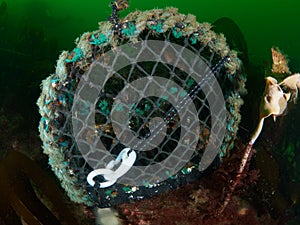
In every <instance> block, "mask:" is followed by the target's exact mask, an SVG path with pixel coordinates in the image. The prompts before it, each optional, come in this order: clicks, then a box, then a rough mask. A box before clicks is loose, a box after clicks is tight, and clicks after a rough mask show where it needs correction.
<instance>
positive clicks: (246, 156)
mask: <svg viewBox="0 0 300 225" xmlns="http://www.w3.org/2000/svg"><path fill="white" fill-rule="evenodd" d="M251 157H252V144H251V143H250V142H249V143H248V145H247V147H246V150H245V153H244V156H243V158H242V161H241V164H240V167H239V170H238V172H237V175H236V176H235V178H234V180H231V181H230V183H231V185H230V187H229V191H228V192H227V193H226V197H225V200H224V202H223V204H222V206H221V207H220V208H219V209H218V210H217V215H220V214H221V213H222V212H223V211H224V210H225V209H226V207H227V205H228V203H229V202H230V200H231V198H232V194H233V192H234V190H235V188H236V185H237V184H238V183H240V180H241V178H242V176H243V173H244V171H245V168H246V165H247V164H248V162H249V161H250V159H251Z"/></svg>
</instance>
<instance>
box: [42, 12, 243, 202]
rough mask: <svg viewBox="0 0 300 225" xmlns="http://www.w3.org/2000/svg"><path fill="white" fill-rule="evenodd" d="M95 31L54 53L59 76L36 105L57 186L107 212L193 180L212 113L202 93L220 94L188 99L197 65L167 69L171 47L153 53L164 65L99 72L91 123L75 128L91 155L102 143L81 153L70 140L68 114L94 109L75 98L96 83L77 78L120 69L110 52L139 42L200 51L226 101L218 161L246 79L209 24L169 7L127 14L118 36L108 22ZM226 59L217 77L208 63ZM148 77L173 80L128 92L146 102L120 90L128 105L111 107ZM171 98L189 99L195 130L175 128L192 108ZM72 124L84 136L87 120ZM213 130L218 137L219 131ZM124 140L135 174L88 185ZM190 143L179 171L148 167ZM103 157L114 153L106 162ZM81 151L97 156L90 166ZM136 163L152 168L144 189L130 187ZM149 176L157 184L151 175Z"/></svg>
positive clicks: (46, 84)
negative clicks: (98, 66)
mask: <svg viewBox="0 0 300 225" xmlns="http://www.w3.org/2000/svg"><path fill="white" fill-rule="evenodd" d="M99 25H100V28H99V30H97V31H95V32H92V33H85V34H83V35H82V36H81V37H80V38H79V39H78V40H77V46H76V48H75V49H74V50H73V51H71V52H63V53H62V54H61V55H60V58H59V60H58V62H57V67H56V72H55V73H54V74H52V75H50V76H49V77H48V78H47V79H46V80H44V81H43V84H42V94H41V96H40V98H39V100H38V106H39V109H40V113H41V115H42V119H41V122H40V126H39V130H40V136H41V139H42V141H43V149H44V152H45V153H46V154H47V155H49V164H50V165H51V167H52V169H53V171H54V172H55V174H56V175H57V176H58V178H59V179H60V181H61V184H62V186H63V187H64V189H65V190H66V191H67V193H68V195H69V196H70V198H71V199H72V200H73V201H75V202H79V203H81V202H83V203H85V204H88V205H95V204H96V205H97V206H99V207H109V206H113V205H115V204H119V203H122V202H124V201H132V200H138V199H142V198H146V197H151V196H152V195H154V194H158V193H162V192H164V191H166V190H169V189H172V188H177V187H178V186H180V185H184V184H186V183H187V182H189V181H191V180H194V179H197V178H198V177H199V171H198V165H199V162H200V160H201V158H202V156H203V154H204V151H205V147H206V146H207V143H208V140H209V138H210V133H211V128H212V122H211V121H212V118H211V113H210V111H211V107H213V105H212V103H211V102H210V103H208V95H212V96H214V95H216V94H217V92H216V90H214V89H210V90H209V92H203V90H202V89H201V90H200V91H199V92H197V93H196V94H193V90H195V87H197V85H198V82H197V81H196V80H195V78H194V77H193V76H191V73H187V72H185V71H186V70H187V69H196V68H186V67H187V65H189V64H188V63H185V62H184V61H183V62H181V64H180V62H179V63H177V64H176V65H172V64H170V63H168V62H171V61H174V60H176V59H178V58H182V57H181V55H180V52H176V51H175V50H174V49H173V50H174V52H172V51H171V50H172V49H171V50H170V49H169V50H168V51H161V53H162V54H161V55H160V56H159V57H161V58H162V59H163V60H157V61H147V62H138V63H131V64H130V65H127V66H125V67H123V68H121V69H119V70H117V71H114V73H113V74H111V76H110V77H107V74H101V75H102V76H103V88H102V89H101V91H100V93H98V95H97V96H96V101H95V102H94V104H92V105H93V107H94V110H95V114H94V121H93V122H94V124H93V126H94V127H93V129H90V130H85V131H84V132H81V136H84V138H85V140H86V141H85V142H84V145H85V147H86V149H90V150H92V149H94V148H95V146H96V145H97V142H98V141H99V140H100V141H101V143H103V145H104V147H105V148H104V149H97V151H96V152H95V151H94V152H93V151H87V152H86V153H85V152H82V151H80V149H79V146H78V143H76V140H75V139H76V138H75V137H74V130H73V129H74V127H73V125H74V115H73V116H72V110H73V109H74V108H72V107H74V104H75V101H76V104H79V103H80V104H79V105H78V107H79V108H80V110H78V113H81V114H82V115H84V116H86V115H88V114H89V113H90V105H91V104H90V103H89V102H87V101H85V100H82V99H80V98H81V97H82V96H80V94H79V95H78V94H76V93H77V92H78V93H82V92H80V91H82V90H84V89H85V88H87V90H88V87H89V88H90V87H91V86H92V85H91V81H90V80H88V81H86V82H83V79H82V77H84V76H85V75H86V74H87V73H88V72H90V71H91V67H92V65H93V63H94V62H96V61H99V62H100V61H101V63H102V65H107V68H108V67H109V66H112V67H114V68H116V67H117V64H118V61H114V60H112V58H111V57H109V55H108V54H107V52H109V51H110V50H114V49H115V48H116V46H120V45H123V44H126V43H138V41H141V40H162V41H165V43H167V42H168V43H174V44H178V45H180V46H183V47H184V48H185V49H189V50H190V51H191V52H193V53H194V54H196V55H198V56H199V57H200V58H201V59H202V60H203V62H204V63H205V65H206V66H207V67H208V68H210V69H211V70H212V71H213V74H210V76H215V77H216V82H218V85H219V86H220V87H221V90H222V94H223V96H224V98H225V106H226V118H225V119H226V128H225V136H224V139H223V137H222V140H219V141H220V142H221V143H222V145H221V149H220V153H219V156H220V158H222V157H223V156H224V155H225V154H226V153H227V152H228V151H229V150H230V149H231V148H232V147H233V141H234V139H235V136H236V132H237V128H238V124H239V121H240V115H239V108H240V106H241V104H242V100H241V97H240V94H241V93H243V92H244V83H245V77H244V75H243V74H242V72H241V68H240V61H239V59H238V58H237V53H236V52H235V51H231V50H230V49H229V48H228V46H227V44H226V40H225V38H224V36H223V35H222V34H216V33H214V32H213V31H211V29H210V28H211V27H210V25H209V24H207V23H198V22H196V20H195V17H194V16H192V15H183V14H179V13H178V12H177V10H176V9H174V8H167V9H165V10H160V9H156V10H150V11H145V12H140V11H136V12H133V13H131V14H129V15H128V16H127V17H125V18H124V19H122V20H120V31H121V32H120V33H119V34H116V33H114V32H113V29H114V26H113V24H111V23H110V22H101V23H99ZM225 56H229V57H230V61H228V62H223V63H222V66H221V67H220V68H218V69H219V70H218V73H217V72H216V69H215V68H214V66H215V65H216V64H218V63H219V62H220V61H221V60H222V59H223V58H224V57H225ZM128 59H130V56H128ZM99 76H100V75H99ZM149 77H160V78H161V79H162V80H164V81H165V80H167V81H170V83H168V85H166V83H159V82H156V83H155V82H154V83H153V82H152V83H151V84H148V83H147V85H145V86H142V85H140V86H138V85H137V86H135V89H134V92H143V93H148V96H147V97H142V98H137V97H136V96H135V95H134V96H132V95H130V94H128V93H131V92H124V93H123V94H122V100H123V103H124V104H116V102H115V99H116V98H117V97H118V95H119V94H120V93H121V92H122V91H123V90H124V89H126V87H127V85H128V84H130V83H132V82H135V81H137V80H139V79H142V78H149ZM80 82H83V83H80ZM79 83H80V85H79ZM78 87H79V88H78ZM78 89H79V90H78ZM158 89H159V90H161V92H160V94H159V96H154V94H153V95H151V93H152V92H153V90H154V91H156V92H155V93H157V90H158ZM88 93H89V92H88ZM153 93H154V92H153ZM76 96H77V97H76ZM78 96H79V98H78ZM174 96H176V99H181V100H182V102H186V101H185V99H186V97H192V103H193V105H194V106H195V110H196V117H197V120H196V121H194V120H193V121H192V122H189V123H190V124H192V125H191V126H190V127H188V128H187V129H185V130H184V129H183V126H182V125H181V124H182V122H183V120H191V118H193V117H192V116H191V115H192V114H193V112H190V111H189V110H183V111H181V112H180V111H179V110H178V109H179V108H180V107H179V108H178V107H177V108H176V107H175V108H174V104H172V99H171V98H172V97H174ZM80 100H82V101H80ZM78 102H79V103H78ZM176 104H177V103H176ZM176 104H175V106H176ZM112 111H113V112H114V119H115V120H116V121H117V122H116V124H117V125H120V126H119V127H122V126H124V125H123V121H126V126H127V128H128V130H127V133H126V132H123V133H122V131H120V130H118V126H116V127H114V126H113V124H112V118H111V113H112ZM124 112H128V113H127V114H126V115H127V118H124ZM170 112H172V113H170ZM216 117H217V118H218V116H216ZM219 117H220V118H221V117H222V116H219ZM158 118H162V119H158ZM183 118H184V119H183ZM72 119H73V124H72ZM75 120H76V123H77V124H81V125H79V127H80V126H82V127H81V128H82V130H83V127H84V125H83V124H85V123H86V121H82V120H81V119H80V117H79V116H78V117H76V119H75ZM161 124H163V125H161ZM160 128H161V129H160ZM191 128H193V129H197V131H196V134H197V135H198V136H197V138H196V140H197V141H196V142H195V143H191V142H189V135H188V134H187V135H185V133H189V131H190V130H191ZM155 129H160V132H161V131H164V132H165V135H161V133H160V132H156V133H157V134H158V135H157V136H161V137H162V138H160V140H159V144H158V145H153V144H151V142H149V136H151V135H153V133H155V132H154V131H155ZM216 129H217V132H218V130H221V127H217V128H216ZM79 130H80V129H79ZM183 132H184V133H183ZM120 134H121V135H120ZM182 135H183V136H184V137H185V138H184V141H180V137H181V136H182ZM120 137H121V138H120ZM210 141H211V140H210ZM124 143H129V144H130V147H131V148H132V149H137V150H139V151H138V153H137V159H136V161H135V163H134V165H133V166H134V168H133V169H131V170H130V171H129V172H128V174H127V176H126V179H125V180H124V181H123V182H122V183H115V184H113V185H112V186H110V187H106V188H102V187H100V185H99V184H100V183H101V182H103V180H105V179H104V178H103V177H102V176H99V177H95V179H94V180H95V182H96V184H95V185H94V186H91V185H89V184H88V183H87V181H86V178H87V176H88V174H89V173H90V172H91V171H93V169H94V168H95V167H96V168H101V167H105V166H107V164H108V163H109V162H110V160H112V159H114V158H116V157H117V156H118V155H119V153H120V152H121V151H122V150H123V149H124V148H126V147H128V146H127V144H124ZM193 145H194V146H195V151H193V152H192V153H191V154H192V156H191V157H189V159H188V161H184V160H180V159H178V160H177V161H176V162H178V165H174V164H165V166H164V167H162V168H161V167H160V169H159V170H157V168H155V167H154V168H155V169H153V168H152V167H151V166H153V165H156V164H158V163H161V162H163V161H164V160H166V159H168V157H170V156H173V155H174V151H175V149H176V150H177V152H182V154H183V153H185V152H186V150H187V149H190V148H191V146H193ZM149 149H151V150H149ZM141 150H143V151H141ZM146 150H148V151H146ZM107 152H109V153H110V154H111V155H109V156H107V154H106V153H107ZM93 154H94V155H93ZM84 155H88V157H89V159H90V158H92V159H94V160H91V161H92V162H87V160H86V158H85V157H84ZM112 156H113V157H112ZM99 157H100V159H101V160H99ZM176 157H179V158H181V157H182V158H184V156H183V155H180V154H176ZM182 163H183V164H182ZM181 164H182V165H181ZM141 166H142V167H143V168H144V169H145V168H149V170H144V171H146V172H144V173H143V176H144V177H142V178H140V180H142V181H143V185H133V184H132V183H133V181H134V180H135V179H136V177H137V176H139V169H138V168H140V167H141ZM174 167H180V168H181V169H180V170H179V172H177V173H176V174H174V173H172V168H174ZM135 168H136V169H135ZM150 168H152V169H150ZM153 174H154V175H155V176H153ZM162 174H163V175H167V176H168V179H165V180H163V181H160V179H159V178H160V177H161V176H162ZM147 175H149V176H147ZM150 175H151V179H150V178H149V177H150ZM152 177H156V178H157V179H154V178H153V179H152ZM126 183H127V184H126Z"/></svg>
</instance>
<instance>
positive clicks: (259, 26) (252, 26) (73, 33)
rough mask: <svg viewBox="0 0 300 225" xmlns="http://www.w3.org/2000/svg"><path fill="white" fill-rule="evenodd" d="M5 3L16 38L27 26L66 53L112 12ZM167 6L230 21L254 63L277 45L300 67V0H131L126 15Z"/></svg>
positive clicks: (68, 4)
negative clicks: (246, 45) (234, 23)
mask: <svg viewBox="0 0 300 225" xmlns="http://www.w3.org/2000/svg"><path fill="white" fill-rule="evenodd" d="M6 2H7V5H8V10H7V11H8V14H9V16H10V18H9V19H10V21H11V22H13V23H14V24H13V25H12V30H13V31H14V32H15V33H14V35H22V33H21V32H18V31H17V30H16V29H17V28H18V27H22V26H23V25H24V23H26V25H27V26H32V27H38V28H41V29H43V30H44V32H45V35H46V37H47V38H56V39H58V40H59V47H60V48H61V49H69V48H72V47H73V46H72V43H73V40H74V39H75V38H76V37H77V36H78V35H79V34H81V33H83V32H85V31H88V30H94V29H97V22H98V21H101V20H105V19H106V18H107V17H108V16H109V14H110V8H109V7H108V4H109V2H110V1H108V0H86V1H74V0H73V1H72V0H64V1H60V0H52V1H49V0H48V1H46V0H7V1H6ZM166 6H174V7H178V8H179V9H180V12H182V13H192V14H194V15H196V16H197V20H198V21H201V22H202V21H207V22H214V21H215V20H216V19H218V18H221V17H224V16H226V17H230V18H231V19H233V20H234V21H235V22H236V23H237V24H238V25H239V26H240V28H241V30H242V32H243V34H244V35H245V38H246V40H247V43H248V46H249V55H250V58H251V59H255V60H257V61H258V62H260V61H264V60H265V59H268V58H269V57H270V47H271V46H273V45H275V46H279V47H280V48H281V49H283V50H284V52H285V53H287V54H288V55H289V56H290V57H291V58H293V64H296V65H300V56H299V54H298V51H299V49H300V43H299V34H300V29H299V28H300V25H299V22H298V21H299V19H297V15H298V13H299V8H300V2H299V1H297V0H264V1H254V0H252V1H250V0H244V1H237V0H227V1H223V0H214V1H209V0H206V1H203V0H199V1H196V0H187V1H182V0H172V1H171V0H164V1H161V0H151V1H140V0H131V1H130V8H129V9H128V10H127V11H126V12H125V13H127V12H128V11H134V10H135V9H140V10H146V9H152V8H161V7H166ZM12 44H13V43H12ZM298 69H299V68H298Z"/></svg>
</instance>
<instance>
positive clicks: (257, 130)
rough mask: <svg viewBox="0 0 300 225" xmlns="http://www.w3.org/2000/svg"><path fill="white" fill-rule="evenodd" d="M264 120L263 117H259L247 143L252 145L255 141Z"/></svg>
mask: <svg viewBox="0 0 300 225" xmlns="http://www.w3.org/2000/svg"><path fill="white" fill-rule="evenodd" d="M264 120H265V117H262V118H260V120H259V123H258V126H257V127H256V130H255V131H254V133H253V134H252V137H251V139H250V141H249V144H251V145H253V144H254V142H255V141H256V139H257V138H258V136H259V135H260V133H261V131H262V128H263V125H264Z"/></svg>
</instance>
